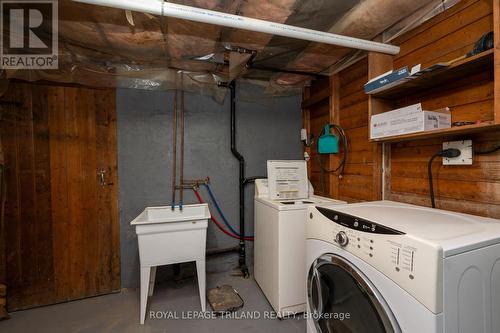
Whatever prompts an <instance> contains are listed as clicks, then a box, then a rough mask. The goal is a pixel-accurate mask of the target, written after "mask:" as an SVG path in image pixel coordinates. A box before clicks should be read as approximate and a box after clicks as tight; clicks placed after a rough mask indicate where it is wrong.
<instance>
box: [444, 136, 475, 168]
mask: <svg viewBox="0 0 500 333" xmlns="http://www.w3.org/2000/svg"><path fill="white" fill-rule="evenodd" d="M449 148H455V149H458V150H460V153H461V154H460V156H458V157H453V158H448V157H444V158H443V165H472V140H462V141H450V142H443V150H444V149H449Z"/></svg>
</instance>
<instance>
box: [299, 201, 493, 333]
mask: <svg viewBox="0 0 500 333" xmlns="http://www.w3.org/2000/svg"><path fill="white" fill-rule="evenodd" d="M306 276H307V285H308V303H307V310H308V315H307V329H308V332H322V333H325V332H356V333H364V332H370V333H377V332H384V333H386V332H404V333H421V332H425V333H497V332H500V315H499V314H500V220H495V219H489V218H482V217H477V216H471V215H466V214H459V213H452V212H447V211H443V210H438V209H430V208H425V207H420V206H413V205H407V204H402V203H396V202H391V201H378V202H370V203H358V204H351V205H344V206H315V207H309V208H308V223H307V274H306ZM318 282H320V283H318ZM346 313H349V314H350V317H349V318H348V319H347V316H346ZM342 319H343V320H342Z"/></svg>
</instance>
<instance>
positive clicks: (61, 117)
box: [48, 87, 73, 300]
mask: <svg viewBox="0 0 500 333" xmlns="http://www.w3.org/2000/svg"><path fill="white" fill-rule="evenodd" d="M48 103H49V105H50V107H49V133H50V151H51V154H50V163H51V169H50V171H51V175H50V178H51V193H52V207H51V208H52V220H53V238H54V243H53V245H52V246H53V253H54V256H53V261H54V279H55V281H54V286H55V289H56V290H55V295H54V298H55V299H56V300H67V299H69V297H68V294H69V293H70V288H71V281H70V279H69V278H68V276H67V272H68V271H69V266H70V256H71V252H70V242H71V241H72V240H73V238H72V237H71V238H70V237H68V230H67V229H68V226H67V225H68V221H69V220H70V213H71V212H70V206H69V197H68V196H67V195H65V194H66V193H68V183H67V181H66V175H67V173H68V164H67V161H68V158H69V156H68V155H67V154H68V147H67V146H66V138H67V137H68V123H67V121H66V117H65V114H66V111H65V109H66V108H65V88H63V87H51V88H50V92H49V101H48Z"/></svg>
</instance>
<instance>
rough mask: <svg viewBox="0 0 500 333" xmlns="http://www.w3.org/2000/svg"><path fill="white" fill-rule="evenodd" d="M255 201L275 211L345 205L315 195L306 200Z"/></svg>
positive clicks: (341, 202)
mask: <svg viewBox="0 0 500 333" xmlns="http://www.w3.org/2000/svg"><path fill="white" fill-rule="evenodd" d="M255 200H256V201H259V202H262V203H263V204H265V205H267V206H269V207H271V208H274V209H277V210H306V209H307V207H309V206H314V205H329V206H331V205H345V204H347V203H346V202H345V201H340V200H335V199H330V198H325V197H321V196H317V195H313V196H310V197H309V198H307V199H300V200H271V199H269V198H263V197H255Z"/></svg>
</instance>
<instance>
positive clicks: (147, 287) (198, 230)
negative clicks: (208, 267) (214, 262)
mask: <svg viewBox="0 0 500 333" xmlns="http://www.w3.org/2000/svg"><path fill="white" fill-rule="evenodd" d="M209 218H210V211H209V209H208V204H196V205H185V206H184V207H183V209H182V210H180V209H179V207H175V209H174V210H172V208H171V207H170V206H164V207H147V208H146V209H145V210H144V211H143V212H142V213H141V214H140V215H139V216H137V217H136V218H135V219H134V220H133V221H132V222H130V224H131V225H134V226H135V232H136V234H137V239H138V242H139V260H140V266H141V313H140V322H141V324H144V319H145V315H146V305H147V299H148V295H149V296H151V295H152V294H153V289H154V281H155V275H156V266H161V265H170V264H177V263H182V262H188V261H196V270H197V273H198V285H199V291H200V299H201V309H202V311H205V285H206V283H205V248H206V242H207V226H208V219H209Z"/></svg>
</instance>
